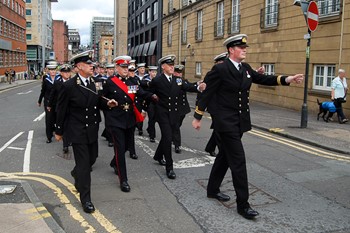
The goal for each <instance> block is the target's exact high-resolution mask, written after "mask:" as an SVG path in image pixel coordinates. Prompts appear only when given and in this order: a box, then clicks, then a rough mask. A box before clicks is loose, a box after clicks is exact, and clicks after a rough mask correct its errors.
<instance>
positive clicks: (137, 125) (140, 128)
mask: <svg viewBox="0 0 350 233" xmlns="http://www.w3.org/2000/svg"><path fill="white" fill-rule="evenodd" d="M136 128H137V130H138V131H142V128H143V122H138V123H136Z"/></svg>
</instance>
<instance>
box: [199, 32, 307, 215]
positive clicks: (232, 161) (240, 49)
mask: <svg viewBox="0 0 350 233" xmlns="http://www.w3.org/2000/svg"><path fill="white" fill-rule="evenodd" d="M224 46H226V48H227V50H228V53H229V55H228V56H229V58H228V59H226V60H225V61H224V62H223V63H221V64H217V65H215V66H214V67H213V68H212V70H211V71H210V72H208V73H207V75H206V77H205V78H204V82H205V83H206V84H207V86H206V90H205V91H204V92H203V93H202V95H201V97H200V99H199V100H198V103H197V106H196V110H195V113H194V118H195V119H194V120H193V122H192V126H193V127H194V128H195V129H198V130H199V129H200V126H201V122H200V120H201V118H202V116H203V113H204V110H205V109H206V108H208V111H209V112H210V114H211V117H212V121H213V128H214V131H215V133H216V135H218V137H216V140H217V143H218V146H219V153H218V155H217V156H216V158H215V162H214V164H213V167H212V170H211V173H210V176H209V182H208V186H207V197H209V198H215V199H217V200H219V201H228V200H230V197H229V196H228V195H226V194H223V193H221V192H220V185H221V183H222V181H223V179H224V176H225V174H226V172H227V170H228V168H230V170H231V174H232V181H233V186H234V189H235V192H236V197H237V198H236V202H237V212H238V213H239V214H240V215H242V216H243V217H244V218H247V219H253V218H255V217H256V216H258V215H259V213H258V212H257V211H256V210H254V209H252V208H251V206H250V204H249V202H248V198H249V192H248V177H247V169H246V160H245V154H244V149H243V145H242V141H241V137H242V135H243V133H244V132H246V131H248V130H250V129H251V122H250V112H249V90H250V87H251V85H252V83H257V84H260V85H269V86H276V85H289V84H290V83H292V82H295V83H301V82H302V80H303V75H302V74H297V75H294V76H288V77H287V76H282V75H279V76H275V75H264V74H259V73H258V72H256V71H255V70H253V69H252V68H251V67H250V65H249V64H247V63H244V62H242V61H243V60H244V59H245V58H246V52H247V47H248V45H247V36H246V35H245V34H239V35H236V36H232V37H229V38H228V39H226V40H225V42H224Z"/></svg>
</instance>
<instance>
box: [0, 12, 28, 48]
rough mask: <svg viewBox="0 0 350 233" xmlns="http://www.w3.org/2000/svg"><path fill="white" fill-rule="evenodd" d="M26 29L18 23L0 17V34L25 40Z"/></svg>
mask: <svg viewBox="0 0 350 233" xmlns="http://www.w3.org/2000/svg"><path fill="white" fill-rule="evenodd" d="M24 34H25V30H24V29H23V28H21V27H19V26H18V25H16V24H14V23H12V22H10V21H7V20H6V19H4V18H1V17H0V35H1V36H3V37H7V38H11V39H14V40H19V41H23V42H25V39H24Z"/></svg>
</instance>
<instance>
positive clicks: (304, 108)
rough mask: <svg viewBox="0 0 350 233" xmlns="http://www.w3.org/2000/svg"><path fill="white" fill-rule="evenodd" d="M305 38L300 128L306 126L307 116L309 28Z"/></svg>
mask: <svg viewBox="0 0 350 233" xmlns="http://www.w3.org/2000/svg"><path fill="white" fill-rule="evenodd" d="M305 38H306V39H307V44H306V61H305V82H304V101H303V105H302V107H301V123H300V128H306V127H307V117H308V111H307V90H308V83H309V64H310V44H311V31H310V30H308V34H306V35H305Z"/></svg>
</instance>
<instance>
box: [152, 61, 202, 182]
mask: <svg viewBox="0 0 350 233" xmlns="http://www.w3.org/2000/svg"><path fill="white" fill-rule="evenodd" d="M175 59H176V56H175V55H167V56H164V57H162V58H160V59H159V61H158V63H159V64H161V66H162V70H163V73H162V74H160V75H159V76H157V77H155V78H154V79H152V81H151V83H150V87H151V89H152V90H153V91H152V92H153V93H155V94H156V95H157V96H158V98H159V102H158V103H157V104H156V111H155V112H156V121H157V122H158V124H159V127H160V131H161V139H160V142H159V145H158V147H157V150H156V153H155V155H154V157H153V159H154V160H156V161H158V163H159V164H161V165H165V169H166V175H167V177H168V178H169V179H175V178H176V174H175V172H174V168H173V159H172V154H171V142H172V135H173V131H174V130H175V129H176V128H177V127H178V123H179V120H180V113H179V108H178V106H179V104H180V103H181V99H180V92H181V90H184V91H190V92H197V91H199V90H202V89H204V88H205V84H204V83H201V84H200V85H197V84H190V83H185V82H182V79H181V78H180V77H176V76H173V74H174V61H175ZM197 88H198V90H197ZM164 158H165V161H164Z"/></svg>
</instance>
